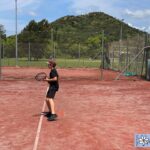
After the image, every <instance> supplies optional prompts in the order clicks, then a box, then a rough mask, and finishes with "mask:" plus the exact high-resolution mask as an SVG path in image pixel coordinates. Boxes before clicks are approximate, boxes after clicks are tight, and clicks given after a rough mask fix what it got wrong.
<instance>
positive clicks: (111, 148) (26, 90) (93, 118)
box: [0, 67, 150, 150]
mask: <svg viewBox="0 0 150 150" xmlns="http://www.w3.org/2000/svg"><path fill="white" fill-rule="evenodd" d="M41 71H42V72H43V71H44V72H46V73H48V72H49V70H48V69H42V68H41V69H38V68H15V67H14V68H12V67H9V68H8V67H4V68H3V69H2V73H3V76H4V78H3V80H1V81H0V103H1V105H0V110H1V117H0V150H135V149H138V148H135V146H134V135H135V134H137V133H138V134H140V133H141V134H142V133H144V134H150V105H149V104H150V82H148V81H144V80H140V79H138V78H134V80H133V79H132V78H122V79H121V80H117V81H116V80H114V78H115V77H116V75H117V72H113V71H104V79H103V80H102V81H101V80H99V78H100V71H99V70H97V69H58V72H59V74H60V90H59V92H58V93H57V95H56V99H55V102H56V111H57V113H58V116H59V117H58V120H57V121H53V122H48V121H47V118H46V117H44V116H42V115H40V113H41V112H42V111H43V109H44V111H46V110H47V107H46V106H45V104H44V100H45V91H46V88H47V83H46V82H37V81H35V80H34V76H35V74H36V73H38V72H41ZM8 76H9V77H10V78H8ZM15 76H16V77H17V78H16V79H13V78H14V77H15ZM31 77H33V79H32V78H31ZM141 149H142V150H143V149H144V148H141ZM145 149H146V150H147V148H145Z"/></svg>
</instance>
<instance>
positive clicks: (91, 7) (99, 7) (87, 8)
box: [70, 0, 113, 15]
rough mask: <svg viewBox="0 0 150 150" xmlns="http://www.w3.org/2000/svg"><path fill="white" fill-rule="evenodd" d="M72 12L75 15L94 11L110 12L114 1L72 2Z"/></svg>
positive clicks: (78, 0)
mask: <svg viewBox="0 0 150 150" xmlns="http://www.w3.org/2000/svg"><path fill="white" fill-rule="evenodd" d="M70 1H71V6H70V11H72V12H74V13H75V14H77V15H78V14H82V13H89V12H92V11H103V10H110V9H111V5H112V3H113V0H112V1H111V2H109V3H106V2H105V1H104V0H92V1H91V0H82V1H81V0H70Z"/></svg>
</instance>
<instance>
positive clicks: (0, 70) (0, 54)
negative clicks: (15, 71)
mask: <svg viewBox="0 0 150 150" xmlns="http://www.w3.org/2000/svg"><path fill="white" fill-rule="evenodd" d="M1 56H2V53H1V33H0V80H1V79H2V68H1V67H2V62H1V58H2V57H1Z"/></svg>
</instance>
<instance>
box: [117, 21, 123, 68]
mask: <svg viewBox="0 0 150 150" xmlns="http://www.w3.org/2000/svg"><path fill="white" fill-rule="evenodd" d="M123 21H124V19H122V20H121V26H120V40H119V64H118V66H119V67H118V70H121V58H120V57H121V49H122V23H123Z"/></svg>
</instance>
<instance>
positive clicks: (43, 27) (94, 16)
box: [5, 12, 143, 60]
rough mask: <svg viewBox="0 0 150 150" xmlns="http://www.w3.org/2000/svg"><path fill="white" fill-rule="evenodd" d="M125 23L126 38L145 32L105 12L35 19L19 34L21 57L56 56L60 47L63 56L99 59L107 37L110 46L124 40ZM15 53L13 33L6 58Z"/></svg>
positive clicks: (60, 53)
mask: <svg viewBox="0 0 150 150" xmlns="http://www.w3.org/2000/svg"><path fill="white" fill-rule="evenodd" d="M121 26H122V28H123V34H122V35H123V36H122V38H123V39H126V38H127V37H128V36H133V35H135V34H137V33H138V34H143V32H142V31H140V30H138V29H135V28H132V27H130V26H128V25H127V24H125V23H124V22H122V21H120V20H118V19H116V18H113V17H112V16H109V15H107V14H105V13H103V12H94V13H89V14H87V15H80V16H65V17H62V18H60V19H58V20H56V21H54V22H52V23H49V22H48V21H47V20H46V19H43V20H41V21H39V22H36V21H34V20H31V21H30V22H29V24H28V25H27V26H26V27H25V28H24V29H23V30H22V31H21V33H19V35H18V43H19V45H18V46H19V57H20V58H21V57H28V59H30V60H32V58H33V59H34V60H38V59H40V58H49V57H50V56H52V57H55V51H54V50H57V57H59V58H64V57H65V58H66V57H67V58H79V57H80V56H79V55H82V57H85V58H96V57H97V55H98V54H99V53H100V51H101V47H102V41H103V40H104V43H103V44H104V47H105V49H107V47H108V44H109V43H111V42H113V41H118V40H119V39H120V29H121ZM102 31H104V34H103V33H102ZM29 47H30V48H29ZM29 49H30V56H29ZM79 51H80V52H79ZM14 54H15V36H10V37H7V40H6V41H5V57H8V58H11V57H12V58H13V57H14Z"/></svg>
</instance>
